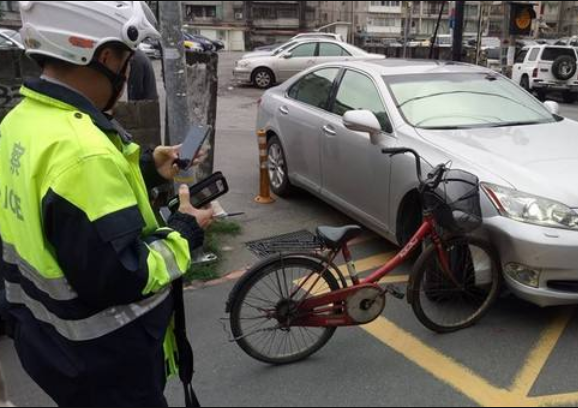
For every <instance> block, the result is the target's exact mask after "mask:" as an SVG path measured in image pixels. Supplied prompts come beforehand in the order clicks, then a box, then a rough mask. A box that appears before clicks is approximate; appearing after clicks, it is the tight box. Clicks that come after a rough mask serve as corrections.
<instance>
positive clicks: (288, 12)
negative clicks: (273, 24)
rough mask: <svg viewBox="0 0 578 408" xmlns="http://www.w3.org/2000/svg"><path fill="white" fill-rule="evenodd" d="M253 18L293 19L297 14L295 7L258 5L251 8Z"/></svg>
mask: <svg viewBox="0 0 578 408" xmlns="http://www.w3.org/2000/svg"><path fill="white" fill-rule="evenodd" d="M253 18H254V19H255V20H277V19H280V18H282V19H295V18H298V16H297V9H296V8H286V7H284V8H278V6H277V5H276V6H260V7H255V8H254V9H253Z"/></svg>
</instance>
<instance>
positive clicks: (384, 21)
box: [367, 17, 401, 27]
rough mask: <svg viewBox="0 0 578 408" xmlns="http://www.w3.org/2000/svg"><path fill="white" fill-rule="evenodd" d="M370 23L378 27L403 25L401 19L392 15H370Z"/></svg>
mask: <svg viewBox="0 0 578 408" xmlns="http://www.w3.org/2000/svg"><path fill="white" fill-rule="evenodd" d="M367 22H368V25H370V26H376V27H401V19H399V18H392V17H370V18H368V20H367Z"/></svg>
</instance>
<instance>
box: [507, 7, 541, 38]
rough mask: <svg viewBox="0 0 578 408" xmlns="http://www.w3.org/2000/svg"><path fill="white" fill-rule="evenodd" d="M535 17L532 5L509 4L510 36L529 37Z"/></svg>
mask: <svg viewBox="0 0 578 408" xmlns="http://www.w3.org/2000/svg"><path fill="white" fill-rule="evenodd" d="M536 17H537V16H536V11H535V10H534V5H533V4H528V3H513V2H512V3H510V35H519V36H529V35H530V34H531V33H532V22H533V21H534V20H535V19H536Z"/></svg>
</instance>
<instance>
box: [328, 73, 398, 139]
mask: <svg viewBox="0 0 578 408" xmlns="http://www.w3.org/2000/svg"><path fill="white" fill-rule="evenodd" d="M352 110H368V111H370V112H373V113H374V114H375V116H376V117H377V120H379V123H380V124H381V128H382V129H384V130H385V129H387V128H389V127H390V121H389V117H388V116H387V113H386V109H385V106H384V104H383V101H382V99H381V96H380V94H379V91H378V89H377V88H376V86H375V84H374V83H373V81H372V80H371V79H370V78H369V77H367V76H365V75H363V74H360V73H358V72H355V71H347V72H346V73H345V75H344V76H343V80H342V81H341V85H340V86H339V90H338V91H337V96H336V98H335V103H334V104H333V109H332V111H333V113H335V114H336V115H339V116H343V115H345V113H346V112H349V111H352Z"/></svg>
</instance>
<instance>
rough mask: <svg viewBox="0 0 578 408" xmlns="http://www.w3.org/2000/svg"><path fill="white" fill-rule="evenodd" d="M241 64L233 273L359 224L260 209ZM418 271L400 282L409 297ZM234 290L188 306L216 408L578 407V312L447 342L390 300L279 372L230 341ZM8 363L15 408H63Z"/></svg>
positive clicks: (489, 321)
mask: <svg viewBox="0 0 578 408" xmlns="http://www.w3.org/2000/svg"><path fill="white" fill-rule="evenodd" d="M234 57H235V56H234V55H226V54H225V55H223V57H222V63H221V71H222V72H221V73H220V75H219V78H220V80H221V85H220V96H221V98H220V100H219V118H218V144H217V146H216V152H217V167H218V168H219V169H220V170H223V171H224V172H225V174H227V175H228V177H229V181H230V184H231V193H230V194H229V195H228V196H227V197H226V198H225V199H224V200H223V203H224V205H225V207H226V208H227V209H229V210H230V211H237V210H241V211H245V212H246V213H247V215H246V216H245V217H244V218H241V219H239V221H240V222H241V223H242V225H243V228H244V233H243V236H242V237H239V238H237V239H232V240H230V241H228V242H226V243H225V246H226V247H228V250H229V252H228V254H227V257H226V258H227V259H226V260H225V263H224V267H223V268H224V271H234V270H238V269H242V268H243V267H245V266H248V265H250V264H251V263H253V262H255V258H254V257H253V256H252V255H251V254H249V253H248V252H247V251H246V250H245V249H244V248H243V243H244V242H246V241H250V240H253V239H258V238H263V237H267V236H271V235H276V234H281V233H285V232H291V231H295V230H297V229H301V228H306V229H310V230H312V229H314V227H315V226H317V225H319V224H331V225H339V224H344V223H348V222H350V220H349V219H348V218H347V217H346V216H345V215H343V214H340V213H339V212H337V211H335V210H333V209H331V208H330V207H328V206H327V205H325V204H324V203H322V202H320V201H319V200H316V199H314V198H312V197H310V196H308V195H307V194H301V195H298V196H296V197H294V198H292V199H290V200H278V201H277V203H276V204H274V205H272V206H258V205H255V204H253V198H254V196H255V194H256V192H257V171H258V163H257V146H256V140H255V136H254V124H255V117H256V101H257V99H258V98H259V96H260V94H261V92H260V91H258V90H255V89H252V88H247V87H241V88H237V87H233V88H230V85H231V82H230V71H231V70H232V67H233V63H234ZM562 113H563V114H564V115H565V116H568V117H570V118H573V119H576V120H578V105H575V106H562ZM393 249H394V248H393V247H392V245H391V244H389V243H387V242H385V241H383V240H381V239H379V238H377V237H375V236H373V235H371V234H367V235H366V240H364V241H363V242H362V243H360V244H358V245H356V246H355V247H354V256H355V258H356V259H357V264H358V265H361V267H362V269H364V270H365V269H366V270H372V269H373V268H375V267H377V266H378V264H379V262H380V261H381V262H383V261H384V260H386V259H387V258H388V257H389V256H390V254H391V251H392V250H393ZM407 273H408V271H407V269H403V270H401V271H400V272H399V274H400V278H399V280H400V282H401V283H400V286H401V287H403V285H404V284H403V281H404V275H406V274H407ZM232 285H233V283H232V282H229V283H224V284H221V285H217V286H214V287H209V288H205V289H202V290H196V291H191V292H189V293H188V294H187V297H186V302H187V310H188V315H189V331H190V335H191V338H192V339H193V343H194V348H195V350H196V353H197V376H196V380H195V385H196V388H197V391H198V393H199V396H200V398H201V402H202V403H203V405H205V406H259V407H260V406H476V405H483V406H537V405H545V406H558V405H560V406H562V405H564V406H567V405H574V406H575V405H578V367H577V364H576V361H578V348H574V345H576V344H577V343H578V319H576V318H575V313H574V312H575V308H554V309H546V310H542V309H539V308H537V307H534V306H532V305H529V304H527V303H524V302H522V301H519V300H516V299H513V298H510V297H505V298H503V299H500V301H499V302H498V304H497V305H496V306H495V308H494V309H493V310H492V312H491V313H490V315H489V316H488V317H487V318H486V319H484V320H483V321H482V322H481V323H480V324H479V325H478V326H476V327H474V328H472V329H470V330H467V331H464V332H460V333H457V334H453V335H449V336H439V335H434V334H432V333H430V332H429V331H427V330H426V329H424V328H423V327H421V326H420V325H419V323H418V322H417V321H416V319H415V317H414V316H413V315H412V312H411V309H410V307H409V306H408V305H407V304H406V303H404V302H402V301H397V300H393V299H390V300H389V302H388V306H387V308H386V310H385V313H384V315H383V317H382V318H381V319H379V320H378V321H377V322H375V323H373V324H371V325H369V326H366V327H364V328H351V329H342V330H338V332H337V334H336V336H335V337H334V339H333V340H332V341H331V342H330V343H329V344H328V346H327V347H326V348H324V349H323V350H322V351H321V352H320V353H319V354H317V355H316V356H314V357H313V358H311V359H310V360H308V361H306V362H304V363H301V364H297V365H293V366H287V367H269V366H266V365H263V364H260V363H257V362H255V361H253V360H252V359H250V358H249V357H248V356H246V355H245V354H244V353H243V352H242V351H241V350H240V349H239V348H238V347H237V346H236V345H234V344H231V343H230V342H229V341H228V339H229V334H228V332H227V324H226V322H225V324H223V323H224V322H223V321H221V319H222V318H226V316H225V314H224V308H225V301H226V299H227V296H228V293H229V291H230V289H231V288H232ZM0 362H1V364H2V366H3V369H4V371H5V374H6V377H7V381H8V386H9V394H10V397H11V399H12V401H13V402H14V403H15V404H17V405H19V406H51V405H52V403H51V401H50V399H49V398H48V397H47V396H46V395H45V394H44V393H43V392H42V391H41V390H39V389H38V388H37V387H36V386H35V385H34V384H33V383H32V382H31V381H30V379H29V378H28V377H27V376H26V374H25V373H23V372H22V369H21V368H20V365H19V363H18V361H17V357H16V355H15V353H14V350H13V347H12V344H11V342H10V341H9V340H6V339H3V340H0ZM103 392H106V390H103ZM167 396H168V398H169V401H170V403H171V405H175V406H182V403H183V401H182V391H181V389H180V387H179V385H178V383H177V382H175V381H172V382H171V383H170V384H169V386H168V388H167Z"/></svg>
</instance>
